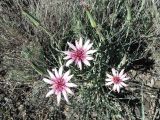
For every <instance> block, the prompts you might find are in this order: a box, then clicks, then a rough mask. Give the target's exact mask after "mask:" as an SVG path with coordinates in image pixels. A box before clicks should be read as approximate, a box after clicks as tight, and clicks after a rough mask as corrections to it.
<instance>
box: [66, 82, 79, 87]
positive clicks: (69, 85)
mask: <svg viewBox="0 0 160 120" xmlns="http://www.w3.org/2000/svg"><path fill="white" fill-rule="evenodd" d="M66 86H67V87H77V85H76V84H74V83H66Z"/></svg>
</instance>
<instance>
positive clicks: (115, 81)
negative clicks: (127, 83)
mask: <svg viewBox="0 0 160 120" xmlns="http://www.w3.org/2000/svg"><path fill="white" fill-rule="evenodd" d="M112 80H113V82H114V83H115V84H119V83H120V82H122V80H121V79H120V78H119V77H117V76H115V77H113V79H112Z"/></svg>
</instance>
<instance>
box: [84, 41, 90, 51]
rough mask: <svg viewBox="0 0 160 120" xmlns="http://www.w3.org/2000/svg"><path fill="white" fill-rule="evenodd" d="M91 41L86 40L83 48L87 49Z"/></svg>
mask: <svg viewBox="0 0 160 120" xmlns="http://www.w3.org/2000/svg"><path fill="white" fill-rule="evenodd" d="M89 42H90V40H87V41H86V42H85V44H84V45H83V49H85V50H86V49H87V46H88V44H89Z"/></svg>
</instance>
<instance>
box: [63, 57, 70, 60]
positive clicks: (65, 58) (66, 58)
mask: <svg viewBox="0 0 160 120" xmlns="http://www.w3.org/2000/svg"><path fill="white" fill-rule="evenodd" d="M70 58H71V57H70V56H66V57H64V58H63V59H64V60H68V59H70Z"/></svg>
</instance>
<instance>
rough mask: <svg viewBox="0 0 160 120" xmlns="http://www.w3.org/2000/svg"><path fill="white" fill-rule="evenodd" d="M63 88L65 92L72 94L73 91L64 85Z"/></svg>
mask: <svg viewBox="0 0 160 120" xmlns="http://www.w3.org/2000/svg"><path fill="white" fill-rule="evenodd" d="M65 90H66V92H68V93H70V94H71V95H74V93H73V92H72V91H71V90H70V89H69V88H68V87H66V88H65Z"/></svg>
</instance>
